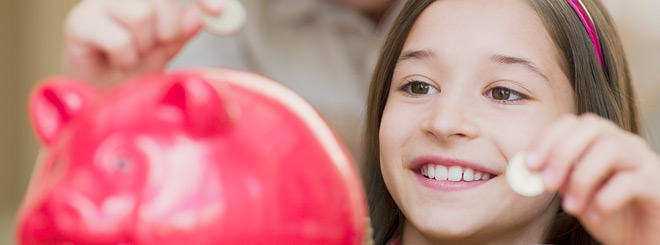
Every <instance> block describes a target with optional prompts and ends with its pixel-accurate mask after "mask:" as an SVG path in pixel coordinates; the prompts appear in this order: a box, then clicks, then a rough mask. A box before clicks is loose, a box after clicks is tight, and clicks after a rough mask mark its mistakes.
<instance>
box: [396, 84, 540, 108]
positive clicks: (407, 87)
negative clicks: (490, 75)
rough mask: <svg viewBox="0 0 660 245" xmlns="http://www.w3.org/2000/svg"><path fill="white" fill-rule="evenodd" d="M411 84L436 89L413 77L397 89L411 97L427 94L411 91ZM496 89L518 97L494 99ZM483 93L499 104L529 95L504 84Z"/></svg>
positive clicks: (515, 101)
mask: <svg viewBox="0 0 660 245" xmlns="http://www.w3.org/2000/svg"><path fill="white" fill-rule="evenodd" d="M413 85H425V86H427V89H429V90H431V89H432V90H435V91H438V90H437V89H436V88H435V87H433V86H431V85H430V84H429V83H426V82H422V81H419V80H415V79H412V80H408V81H406V83H405V84H403V85H402V86H401V87H399V90H400V91H403V92H405V93H406V95H408V96H413V97H418V96H422V95H427V94H429V91H427V92H426V93H424V94H418V93H413V92H412V86H413ZM496 89H504V90H506V91H508V93H509V96H515V97H518V98H516V99H511V100H498V99H495V98H494V97H493V91H495V90H496ZM485 95H486V97H488V98H490V99H492V100H494V101H495V102H496V103H500V104H514V103H519V102H520V101H525V100H528V99H529V96H527V95H525V94H523V93H521V92H518V91H516V90H514V89H511V88H507V87H504V86H496V87H492V88H490V89H488V90H487V91H486V93H485Z"/></svg>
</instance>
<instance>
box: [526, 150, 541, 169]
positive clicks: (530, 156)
mask: <svg viewBox="0 0 660 245" xmlns="http://www.w3.org/2000/svg"><path fill="white" fill-rule="evenodd" d="M525 164H527V167H529V168H531V169H538V167H539V166H540V165H541V163H540V160H539V155H538V154H537V153H536V152H533V151H529V152H527V154H525Z"/></svg>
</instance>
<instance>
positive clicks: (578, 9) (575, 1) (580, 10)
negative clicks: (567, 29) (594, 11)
mask: <svg viewBox="0 0 660 245" xmlns="http://www.w3.org/2000/svg"><path fill="white" fill-rule="evenodd" d="M568 3H569V4H570V5H571V6H572V7H573V9H574V10H575V13H577V15H578V16H579V17H580V20H582V24H584V27H585V28H586V29H587V32H588V33H589V37H591V43H593V45H594V48H595V49H596V54H597V55H598V61H600V66H601V67H602V68H603V69H605V65H604V64H603V53H602V50H601V48H600V39H599V38H598V33H597V32H596V26H595V25H594V21H593V19H592V18H591V15H589V11H587V8H586V7H584V4H582V1H580V0H568Z"/></svg>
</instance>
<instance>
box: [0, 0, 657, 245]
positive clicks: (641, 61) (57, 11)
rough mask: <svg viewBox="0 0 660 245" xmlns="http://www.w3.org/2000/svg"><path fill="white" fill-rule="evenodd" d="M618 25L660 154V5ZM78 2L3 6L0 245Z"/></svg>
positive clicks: (619, 12) (633, 12)
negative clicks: (39, 95) (34, 97)
mask: <svg viewBox="0 0 660 245" xmlns="http://www.w3.org/2000/svg"><path fill="white" fill-rule="evenodd" d="M604 1H605V2H606V4H607V5H608V7H609V9H610V11H611V12H612V14H613V15H614V17H615V19H616V20H617V23H618V25H619V30H620V34H621V35H622V38H623V42H624V45H625V48H626V52H627V55H628V59H629V62H630V65H631V70H632V73H633V80H634V81H635V83H637V84H636V88H637V90H638V95H640V98H641V101H640V107H641V109H642V112H643V121H644V125H643V127H644V129H645V131H646V133H647V135H646V137H647V139H649V142H650V144H651V146H652V147H653V148H654V149H655V150H656V152H658V151H659V150H660V101H659V100H658V95H660V69H658V68H659V67H660V15H659V14H658V13H660V1H658V0H604ZM76 2H78V1H77V0H1V1H0V244H12V243H14V238H13V232H14V231H13V220H14V216H15V213H16V209H17V207H18V205H19V203H20V200H21V198H22V196H23V194H24V192H25V190H26V188H27V184H28V179H29V176H30V173H31V171H32V167H33V164H34V161H35V159H36V155H37V151H38V143H37V141H36V139H35V137H34V134H32V132H31V131H30V126H29V123H28V120H27V114H26V107H27V106H26V102H27V97H28V93H29V91H30V89H31V87H32V86H33V85H34V84H35V83H36V82H37V81H39V80H40V79H43V78H44V77H47V76H51V75H57V74H58V73H59V72H60V71H61V66H62V64H61V63H62V62H61V60H62V54H61V53H62V51H61V46H62V25H63V21H64V18H65V15H66V13H67V11H68V10H69V9H70V8H71V6H73V5H74V4H75V3H76Z"/></svg>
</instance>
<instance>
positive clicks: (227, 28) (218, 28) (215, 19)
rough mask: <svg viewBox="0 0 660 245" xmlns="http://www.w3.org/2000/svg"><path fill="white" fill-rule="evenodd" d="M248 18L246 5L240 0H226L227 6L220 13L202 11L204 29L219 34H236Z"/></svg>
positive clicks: (224, 35)
mask: <svg viewBox="0 0 660 245" xmlns="http://www.w3.org/2000/svg"><path fill="white" fill-rule="evenodd" d="M246 20H247V13H246V11H245V7H244V6H243V4H242V3H241V2H240V1H239V0H225V6H224V8H223V9H222V12H221V13H220V14H218V15H213V14H210V13H202V24H203V25H204V29H205V30H207V31H208V32H210V33H213V34H214V35H217V36H223V37H226V36H231V35H234V34H236V33H237V32H238V31H239V30H241V28H243V26H244V25H245V21H246Z"/></svg>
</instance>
